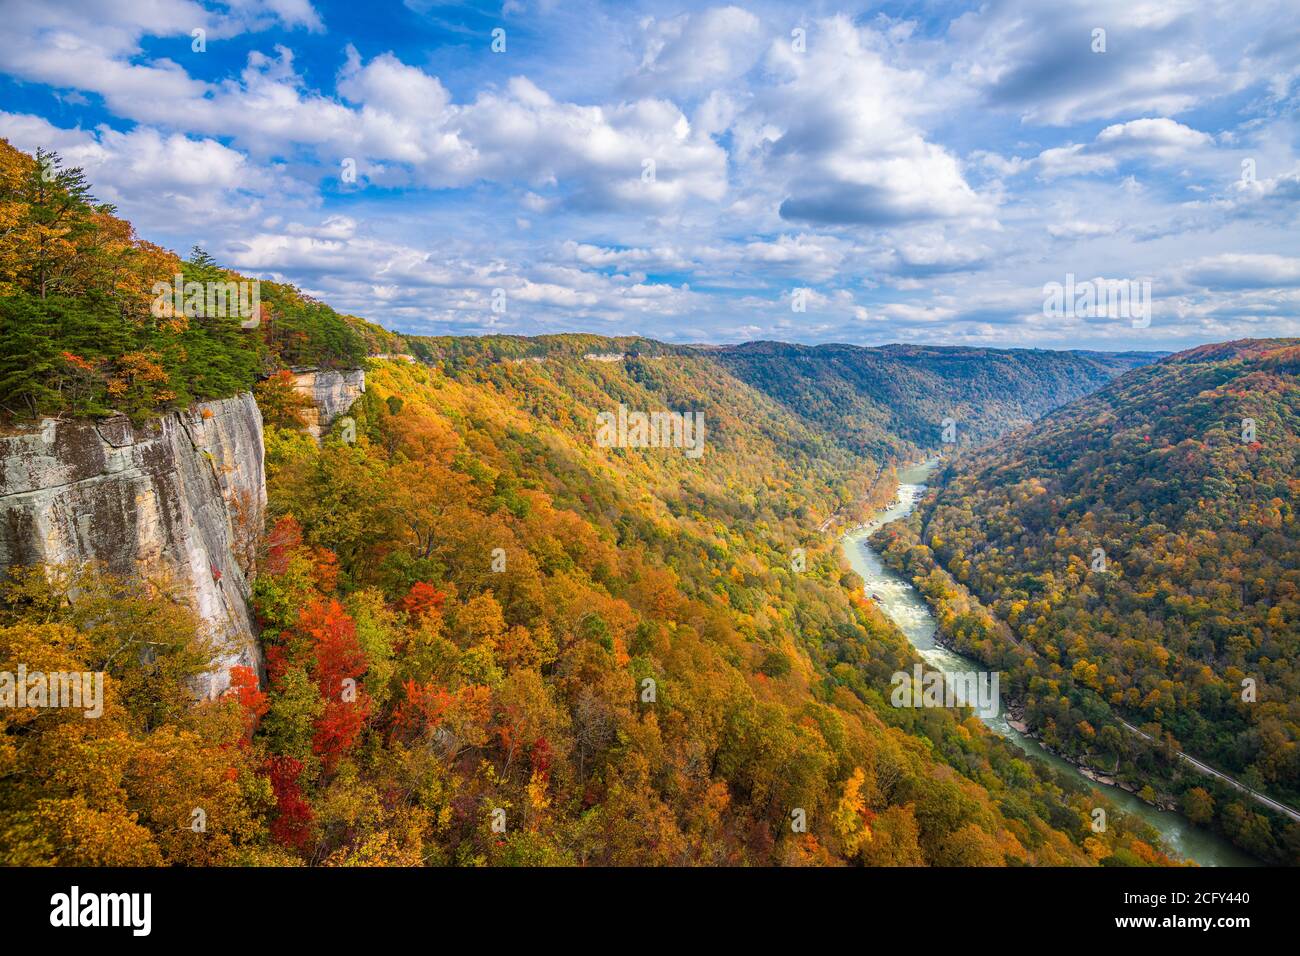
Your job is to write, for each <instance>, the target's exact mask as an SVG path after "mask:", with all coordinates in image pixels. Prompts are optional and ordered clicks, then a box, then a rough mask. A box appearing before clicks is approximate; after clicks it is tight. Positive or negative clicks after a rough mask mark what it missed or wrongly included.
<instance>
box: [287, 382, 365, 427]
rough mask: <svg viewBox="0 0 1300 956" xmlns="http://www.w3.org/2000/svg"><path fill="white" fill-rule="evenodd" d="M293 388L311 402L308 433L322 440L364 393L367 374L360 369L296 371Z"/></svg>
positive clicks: (307, 423)
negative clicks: (326, 431)
mask: <svg viewBox="0 0 1300 956" xmlns="http://www.w3.org/2000/svg"><path fill="white" fill-rule="evenodd" d="M293 387H294V388H296V389H297V390H298V391H299V392H302V393H303V394H304V395H306V396H307V397H308V398H310V399H311V401H312V406H313V408H309V409H305V418H306V420H307V421H306V425H307V431H308V432H310V433H311V435H312V437H313V438H316V439H320V437H321V436H322V435H324V434H325V430H326V429H327V428H329V426H330V424H331V423H333V421H334V420H335V419H336V418H338V417H339V416H340V415H342V414H343V413H344V412H346V411H347V410H348V409H349V408H351V407H352V403H353V402H355V401H356V400H357V399H358V398H360V397H361V395H362V393H364V392H365V390H366V373H365V372H364V371H363V370H361V369H359V368H352V369H343V370H342V371H335V370H333V369H315V368H295V369H293Z"/></svg>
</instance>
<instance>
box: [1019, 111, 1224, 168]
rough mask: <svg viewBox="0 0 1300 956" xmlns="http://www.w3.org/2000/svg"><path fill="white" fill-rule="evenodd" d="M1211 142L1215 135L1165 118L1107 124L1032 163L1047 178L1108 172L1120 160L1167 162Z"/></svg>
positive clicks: (1044, 153)
mask: <svg viewBox="0 0 1300 956" xmlns="http://www.w3.org/2000/svg"><path fill="white" fill-rule="evenodd" d="M1213 145H1214V137H1213V136H1210V135H1209V134H1208V133H1203V132H1201V131H1200V130H1195V129H1192V128H1191V127H1190V126H1184V125H1183V124H1182V123H1179V122H1176V121H1174V120H1172V119H1169V118H1167V117H1155V118H1144V119H1136V120H1130V121H1129V122H1127V123H1116V124H1114V125H1112V126H1107V127H1106V128H1105V129H1103V130H1102V131H1101V132H1100V133H1098V134H1097V138H1096V139H1095V140H1093V142H1091V143H1086V144H1072V145H1070V146H1058V147H1056V148H1054V149H1046V150H1043V152H1041V153H1039V154H1038V158H1037V160H1036V161H1035V166H1036V168H1037V169H1038V171H1039V175H1040V176H1043V177H1044V178H1046V179H1053V178H1055V177H1057V176H1079V175H1088V174H1091V173H1098V172H1108V171H1110V170H1113V169H1115V168H1116V167H1117V166H1118V165H1119V164H1120V163H1122V162H1125V161H1126V160H1132V159H1144V160H1147V161H1150V162H1156V163H1169V162H1173V161H1176V160H1178V159H1181V158H1183V157H1185V156H1187V155H1188V154H1189V153H1191V152H1194V151H1195V150H1198V149H1204V148H1206V147H1211V146H1213Z"/></svg>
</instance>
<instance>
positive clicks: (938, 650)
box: [840, 461, 1259, 866]
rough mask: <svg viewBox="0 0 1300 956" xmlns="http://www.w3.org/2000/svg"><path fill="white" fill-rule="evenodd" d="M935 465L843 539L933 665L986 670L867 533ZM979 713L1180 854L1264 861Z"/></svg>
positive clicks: (910, 501) (999, 716) (1221, 862)
mask: <svg viewBox="0 0 1300 956" xmlns="http://www.w3.org/2000/svg"><path fill="white" fill-rule="evenodd" d="M935 465H936V462H933V461H932V462H926V463H923V464H920V465H913V466H911V467H909V468H906V469H903V470H901V471H900V472H899V476H898V480H899V486H898V497H897V499H896V500H895V501H894V502H893V503H892V504H891V505H890V506H889V507H887V508H885V509H884V510H882V511H880V512H878V513H877V514H876V515H875V516H874V517H873V518H872V519H871V520H870V521H868V522H867V523H866V524H865V525H862V526H860V527H858V528H855V529H853V530H852V531H850V532H848V533H846V534H844V535H843V536H842V537H841V539H840V544H841V547H842V548H843V550H844V555H845V557H846V558H847V559H848V562H849V564H850V566H851V567H852V568H853V570H854V571H856V572H857V573H858V575H859V576H860V577H861V578H862V580H863V581H864V582H865V584H864V586H865V590H866V593H867V596H868V597H873V596H874V599H875V600H876V603H877V605H878V606H879V607H880V609H881V610H882V611H883V612H884V613H885V615H886V616H887V617H889V618H890V620H892V621H893V622H894V623H895V624H896V625H898V627H899V629H900V630H902V632H903V633H904V634H905V635H906V636H907V639H908V641H910V642H911V644H912V646H913V647H914V648H916V651H917V653H918V654H919V655H920V656H921V658H922V659H923V660H924V661H925V662H926V663H927V664H928V665H930V666H931V667H933V668H936V669H937V670H941V671H944V672H972V671H980V670H982V667H981V665H980V664H979V663H977V662H976V661H974V660H972V659H971V658H968V657H965V656H963V655H961V654H957V653H955V652H954V651H952V650H950V649H948V648H946V647H943V646H942V645H940V644H939V643H938V642H937V641H936V640H935V632H936V630H937V628H938V625H937V622H936V621H935V619H934V616H933V615H932V614H931V612H930V608H929V606H928V605H927V604H926V602H925V599H924V598H923V597H922V596H921V595H920V594H919V593H918V592H917V590H916V589H915V588H914V587H913V586H912V584H911V582H909V581H907V580H905V579H904V578H903V577H902V576H900V575H898V574H896V573H895V572H894V571H893V570H891V569H890V568H888V567H886V566H885V564H884V562H883V561H882V560H881V558H880V556H879V555H878V554H877V553H876V552H875V551H874V550H873V549H872V548H871V546H870V545H869V544H868V542H867V538H868V537H869V536H870V535H871V534H872V533H874V532H875V531H876V530H877V529H878V528H880V527H882V526H883V525H886V524H888V523H889V522H891V521H896V520H898V519H899V518H905V517H907V516H908V515H909V514H911V513H912V511H913V509H914V508H915V507H916V504H917V502H918V501H920V499H921V497H922V496H923V495H924V494H925V488H926V486H925V482H926V480H927V478H928V477H929V475H930V472H931V471H933V469H934V467H935ZM979 716H980V719H981V720H982V721H983V722H984V723H985V724H986V725H987V726H988V727H989V728H990V729H991V730H993V731H994V732H995V733H997V734H998V735H1000V736H1002V737H1005V738H1006V739H1008V740H1009V741H1011V742H1012V743H1013V744H1015V746H1017V747H1019V748H1020V749H1021V750H1023V751H1024V752H1025V753H1026V754H1027V755H1028V756H1030V757H1032V758H1033V759H1035V760H1041V761H1044V762H1046V763H1048V764H1050V765H1051V766H1053V767H1055V768H1056V769H1058V770H1060V771H1062V772H1064V773H1068V774H1072V775H1073V776H1075V777H1077V778H1078V779H1079V780H1082V781H1083V782H1085V783H1086V784H1087V785H1088V786H1089V787H1091V788H1093V789H1094V790H1096V791H1097V792H1099V793H1103V794H1104V795H1105V796H1106V798H1107V799H1108V800H1110V802H1111V803H1113V804H1114V805H1115V806H1117V807H1119V808H1120V809H1121V810H1123V811H1124V812H1126V813H1132V814H1134V815H1136V816H1138V817H1141V818H1142V819H1143V820H1144V821H1146V822H1147V823H1149V824H1150V825H1151V826H1152V827H1154V828H1155V829H1156V830H1157V831H1159V833H1160V835H1161V837H1162V838H1163V840H1164V841H1165V843H1166V845H1167V846H1168V847H1169V848H1170V849H1171V850H1173V851H1174V852H1175V853H1176V854H1178V855H1180V856H1182V857H1185V858H1186V859H1188V860H1192V861H1194V862H1196V863H1198V864H1199V865H1201V866H1258V865H1259V864H1258V863H1257V861H1255V860H1254V859H1253V858H1252V857H1250V856H1248V855H1247V854H1245V853H1243V852H1242V851H1241V850H1239V849H1237V848H1236V847H1234V846H1233V845H1232V844H1230V843H1229V842H1227V841H1226V840H1223V839H1221V838H1220V837H1218V836H1216V835H1215V834H1213V833H1210V832H1209V831H1207V830H1204V829H1200V828H1198V827H1195V826H1193V825H1192V824H1191V822H1189V821H1188V820H1187V819H1186V818H1184V817H1182V816H1181V815H1179V814H1177V813H1173V812H1170V811H1166V810H1160V809H1158V808H1156V807H1153V806H1151V805H1149V804H1147V803H1145V802H1144V801H1142V800H1139V799H1138V798H1137V797H1136V796H1134V795H1133V794H1131V793H1129V792H1128V791H1126V790H1122V789H1120V788H1119V787H1112V786H1106V785H1103V784H1099V783H1097V782H1096V781H1094V780H1091V779H1089V778H1088V777H1087V776H1085V775H1084V774H1083V773H1082V772H1081V771H1080V769H1079V768H1078V767H1076V766H1075V765H1073V764H1071V763H1069V762H1068V761H1066V760H1063V759H1061V758H1060V757H1058V756H1056V755H1055V754H1052V753H1050V752H1049V751H1047V750H1046V749H1044V748H1043V746H1042V745H1041V744H1039V743H1038V741H1036V740H1034V739H1033V738H1032V737H1029V736H1027V735H1026V734H1024V733H1021V732H1020V731H1018V730H1017V729H1016V728H1014V727H1012V726H1011V724H1010V723H1008V721H1007V717H1006V715H1005V714H1004V713H1003V711H1002V708H997V713H996V714H994V715H992V716H988V715H984V714H980V715H979Z"/></svg>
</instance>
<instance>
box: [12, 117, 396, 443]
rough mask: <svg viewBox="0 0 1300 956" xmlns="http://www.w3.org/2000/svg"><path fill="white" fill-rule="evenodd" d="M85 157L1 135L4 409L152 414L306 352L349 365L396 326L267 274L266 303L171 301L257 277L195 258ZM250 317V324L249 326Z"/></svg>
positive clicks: (387, 341) (381, 347)
mask: <svg viewBox="0 0 1300 956" xmlns="http://www.w3.org/2000/svg"><path fill="white" fill-rule="evenodd" d="M91 188H92V187H91V184H90V183H88V182H87V181H86V179H85V176H84V175H83V174H82V172H81V170H79V169H75V168H72V169H69V168H65V167H64V166H63V164H62V163H61V161H60V160H59V158H58V156H57V155H56V154H52V153H40V154H39V155H37V156H35V157H32V156H28V155H27V154H26V153H22V152H20V151H18V150H16V149H14V148H13V147H12V146H10V145H9V144H8V142H6V141H5V140H3V139H0V416H5V417H7V418H10V419H14V418H31V417H33V416H37V415H52V414H73V415H106V414H109V413H111V412H113V411H117V412H124V413H127V414H129V415H131V416H132V417H133V418H135V419H137V420H140V419H143V418H144V417H147V416H149V415H154V414H158V413H160V412H163V411H166V410H167V409H171V408H184V407H185V406H187V405H189V404H190V403H191V402H194V401H198V400H201V399H212V398H225V397H228V396H230V395H233V394H235V393H236V392H239V391H246V390H248V389H250V388H252V387H253V385H254V383H255V382H256V381H257V380H258V379H259V377H261V376H264V375H266V374H267V373H268V372H270V371H273V370H275V369H277V368H281V367H287V366H292V365H314V366H320V367H346V366H355V365H357V364H358V363H359V362H360V361H361V360H362V359H363V358H364V356H365V355H366V352H367V346H371V347H370V349H369V350H370V351H387V350H391V346H392V344H393V343H395V342H397V341H399V340H398V339H397V337H396V336H393V335H392V333H388V332H385V331H384V330H383V329H380V328H379V327H378V326H374V325H371V324H369V323H366V322H363V321H362V320H360V319H357V318H355V317H353V316H344V315H340V314H339V313H337V312H335V311H334V310H333V309H331V308H330V307H329V306H327V305H325V304H323V303H321V302H317V301H314V300H313V299H311V298H310V297H308V296H305V295H303V294H302V293H301V292H299V291H298V290H297V289H295V288H293V287H292V286H289V285H284V284H281V283H275V282H265V281H264V282H261V283H260V288H259V298H260V302H259V308H258V310H257V314H256V315H252V316H248V317H247V318H248V322H247V323H241V321H239V320H238V319H235V318H231V317H230V316H221V317H214V316H213V315H210V314H209V315H204V314H203V308H202V307H201V306H199V304H198V303H197V302H195V303H192V304H191V305H188V306H187V304H186V303H185V301H184V299H182V302H181V308H180V309H176V308H174V303H172V302H170V301H169V302H168V303H167V307H166V308H164V309H160V308H158V307H157V305H156V303H157V300H158V294H157V293H156V292H155V284H157V283H162V284H165V285H167V286H173V285H174V284H175V282H176V276H178V275H179V276H181V277H182V283H185V282H197V283H222V284H224V283H227V282H237V281H239V280H244V279H245V277H244V276H240V275H238V274H236V273H233V272H230V271H229V270H226V269H222V268H221V267H219V266H218V265H217V264H216V263H215V262H214V261H213V260H212V259H211V257H210V256H208V255H207V254H206V253H205V252H203V251H202V250H200V249H195V250H194V251H193V252H192V253H191V255H190V258H189V259H188V260H182V259H181V258H180V257H179V256H177V255H176V254H175V253H172V252H169V251H168V250H166V249H163V248H161V247H159V246H156V245H154V244H153V243H150V242H147V241H146V240H144V239H141V238H139V237H138V236H137V235H136V234H135V230H134V229H133V228H132V226H131V224H130V223H128V222H126V221H124V220H122V219H119V218H118V217H117V216H115V215H114V212H115V210H114V209H113V207H112V206H110V205H107V204H104V203H98V202H96V201H95V199H94V197H93V195H92V193H91ZM245 324H247V326H249V327H244V326H245Z"/></svg>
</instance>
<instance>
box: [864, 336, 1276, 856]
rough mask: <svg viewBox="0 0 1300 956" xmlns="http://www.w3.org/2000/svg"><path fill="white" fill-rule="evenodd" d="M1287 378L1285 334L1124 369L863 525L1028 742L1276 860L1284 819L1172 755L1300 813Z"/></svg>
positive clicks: (964, 460) (962, 461)
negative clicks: (1009, 705)
mask: <svg viewBox="0 0 1300 956" xmlns="http://www.w3.org/2000/svg"><path fill="white" fill-rule="evenodd" d="M1298 372H1300V343H1298V342H1297V341H1296V340H1271V341H1247V342H1237V343H1228V344H1225V345H1215V346H1205V347H1203V348H1198V349H1193V350H1191V351H1189V352H1185V353H1181V354H1179V355H1176V356H1173V357H1171V358H1169V359H1166V360H1164V361H1162V362H1160V363H1158V364H1156V365H1152V366H1148V367H1146V368H1142V369H1138V370H1136V371H1134V372H1132V373H1130V374H1128V375H1126V376H1124V377H1123V378H1121V379H1120V380H1118V381H1116V382H1115V383H1114V384H1112V385H1111V386H1110V387H1108V388H1106V389H1104V390H1102V391H1101V392H1098V393H1097V394H1096V395H1093V396H1091V397H1089V398H1086V399H1083V400H1082V401H1080V402H1077V403H1075V404H1074V405H1072V406H1071V407H1069V408H1068V409H1065V410H1063V411H1061V412H1059V413H1057V414H1054V415H1051V416H1049V417H1048V418H1046V419H1044V420H1043V421H1041V422H1040V423H1038V424H1037V425H1035V426H1033V427H1032V428H1031V429H1030V430H1029V431H1028V432H1027V433H1025V434H1021V435H1017V436H1014V437H1013V438H1012V439H1009V440H1007V441H1004V442H1003V443H1001V444H999V445H997V446H995V447H993V448H990V449H987V450H985V451H982V452H978V453H974V454H970V455H968V456H965V457H963V458H961V459H959V460H958V461H957V462H956V464H955V465H953V466H952V467H951V468H950V469H949V470H948V473H947V475H946V481H945V486H944V487H943V488H942V490H940V491H939V492H938V493H937V494H936V495H933V496H932V498H931V499H930V500H929V501H928V502H927V503H926V505H925V506H924V507H923V508H922V509H920V511H918V513H917V514H916V515H915V516H914V518H913V520H912V521H911V522H910V523H909V524H908V525H905V526H903V527H891V528H889V529H885V530H883V531H882V532H880V533H879V535H878V537H877V541H878V542H879V543H881V544H882V545H885V546H887V551H888V553H889V555H890V556H891V557H892V560H893V561H894V563H895V564H896V565H897V566H900V567H906V568H907V569H908V570H909V571H911V572H912V573H913V574H914V575H916V576H917V580H918V581H920V582H921V584H922V586H923V588H924V589H925V590H926V592H927V594H928V596H929V597H930V598H931V600H932V601H934V602H935V603H937V604H938V605H939V606H940V608H941V611H942V612H945V613H946V625H945V626H946V628H947V630H948V632H949V636H950V637H951V639H952V641H953V642H954V644H955V646H956V647H958V648H960V649H962V650H964V651H967V652H968V653H971V654H973V655H975V656H977V657H979V658H980V659H982V660H984V661H986V662H987V663H989V664H990V665H992V666H997V667H1000V668H1004V669H1005V670H1007V671H1008V672H1009V675H1010V680H1009V681H1008V682H1007V683H1004V687H1010V689H1011V691H1012V693H1013V694H1015V695H1018V696H1020V697H1021V698H1022V699H1023V701H1024V704H1025V716H1026V719H1027V720H1028V722H1029V723H1030V724H1031V726H1033V727H1035V728H1036V729H1038V730H1039V731H1040V732H1041V733H1042V735H1043V738H1044V740H1045V741H1046V742H1048V743H1049V744H1050V745H1052V746H1054V747H1056V748H1059V749H1061V750H1062V751H1064V752H1066V753H1069V754H1072V755H1074V756H1075V757H1076V758H1080V759H1083V760H1085V761H1086V762H1087V763H1088V764H1090V765H1092V766H1094V767H1097V768H1100V769H1103V770H1105V771H1111V770H1112V769H1115V770H1117V771H1118V773H1119V774H1120V776H1121V779H1127V780H1130V781H1132V782H1134V783H1135V784H1136V785H1138V786H1143V785H1147V786H1150V787H1152V788H1153V789H1154V790H1157V791H1161V792H1164V793H1168V794H1172V795H1173V796H1175V797H1176V798H1177V799H1178V800H1179V801H1180V802H1181V805H1182V807H1183V808H1184V810H1185V812H1186V813H1187V815H1188V816H1189V817H1191V818H1192V819H1193V820H1194V821H1196V822H1200V823H1212V824H1213V825H1215V826H1217V827H1218V828H1219V829H1221V830H1222V831H1223V832H1225V833H1227V834H1228V835H1229V836H1230V837H1232V838H1233V839H1234V840H1236V841H1237V842H1238V843H1239V844H1240V845H1242V846H1243V847H1245V848H1246V849H1248V850H1250V851H1251V852H1253V853H1255V854H1257V855H1259V856H1262V857H1264V858H1266V859H1289V860H1292V861H1294V860H1295V859H1297V858H1300V825H1296V824H1295V823H1293V822H1291V821H1290V820H1288V819H1287V818H1285V817H1284V816H1282V815H1281V814H1276V813H1272V812H1271V811H1267V810H1265V809H1264V808H1262V807H1261V806H1260V805H1259V804H1258V803H1256V802H1254V801H1252V800H1250V799H1249V798H1247V797H1246V796H1245V795H1243V794H1241V793H1240V792H1237V791H1233V790H1231V789H1229V788H1227V787H1224V786H1216V785H1213V784H1212V783H1210V782H1209V778H1207V777H1205V776H1203V775H1200V774H1197V773H1195V772H1194V771H1192V770H1191V769H1190V768H1188V767H1187V766H1186V764H1183V763H1181V762H1180V761H1178V760H1176V759H1174V757H1173V750H1175V749H1179V750H1183V751H1186V752H1187V753H1189V754H1191V755H1193V756H1195V757H1198V758H1199V759H1201V760H1204V761H1206V762H1208V763H1210V764H1211V765H1212V766H1215V767H1217V768H1219V769H1222V770H1225V771H1227V772H1229V773H1230V774H1232V775H1233V776H1235V777H1237V778H1239V779H1240V780H1241V781H1242V782H1243V783H1244V784H1246V785H1247V786H1249V787H1251V788H1253V789H1256V790H1260V791H1263V792H1265V793H1268V794H1271V795H1273V796H1275V797H1277V798H1279V799H1281V800H1283V801H1284V802H1287V803H1289V804H1290V805H1291V806H1293V807H1295V806H1300V749H1297V734H1298V733H1300V712H1298V711H1297V703H1296V702H1297V700H1300V670H1298V669H1297V658H1298V656H1300V593H1298V592H1300V525H1298V524H1297V518H1296V504H1297V494H1298V493H1300V479H1297V471H1296V464H1297V462H1296V457H1297V454H1298V453H1300V383H1298V382H1297V373H1298ZM949 575H950V576H949ZM972 599H973V600H972ZM959 605H960V606H959ZM1119 719H1123V720H1125V721H1127V722H1129V723H1130V724H1132V725H1134V726H1137V727H1140V728H1145V730H1146V732H1147V733H1149V734H1151V735H1152V736H1153V737H1154V738H1156V739H1157V740H1160V741H1162V743H1161V745H1160V746H1158V747H1154V748H1153V747H1149V746H1146V745H1144V744H1143V743H1142V742H1141V741H1140V740H1139V739H1138V738H1137V737H1136V736H1135V735H1134V734H1133V733H1131V732H1128V731H1125V730H1123V728H1122V725H1121V724H1120V723H1119Z"/></svg>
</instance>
